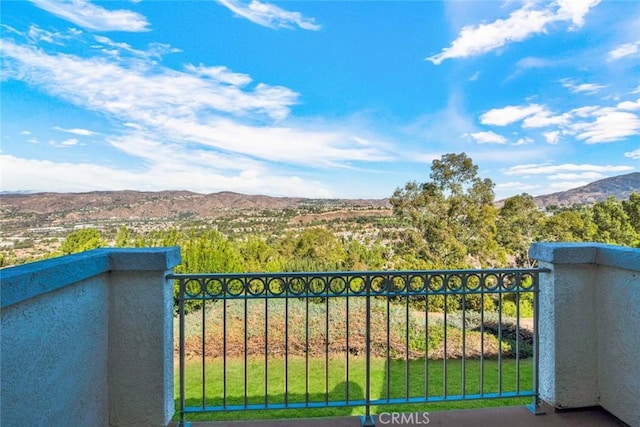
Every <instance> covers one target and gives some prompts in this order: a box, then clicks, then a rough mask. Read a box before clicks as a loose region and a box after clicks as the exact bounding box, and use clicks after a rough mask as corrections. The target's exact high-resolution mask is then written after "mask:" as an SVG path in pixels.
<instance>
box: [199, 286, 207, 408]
mask: <svg viewBox="0 0 640 427" xmlns="http://www.w3.org/2000/svg"><path fill="white" fill-rule="evenodd" d="M206 285H207V283H206V281H205V280H204V279H201V280H200V292H201V294H200V298H201V301H202V409H203V410H204V409H205V408H206V406H207V402H206V399H207V377H206V373H205V368H206V366H205V363H204V362H205V354H206V340H205V337H206V334H205V332H206V330H205V325H206V323H207V322H206V310H205V308H206V307H205V303H206V300H205V295H206Z"/></svg>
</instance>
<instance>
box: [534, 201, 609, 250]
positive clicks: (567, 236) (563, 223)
mask: <svg viewBox="0 0 640 427" xmlns="http://www.w3.org/2000/svg"><path fill="white" fill-rule="evenodd" d="M595 233H596V225H595V224H594V223H593V215H592V214H591V210H587V209H583V210H582V211H578V210H565V211H559V212H557V213H556V214H554V215H553V216H549V217H546V218H544V219H543V220H542V225H541V230H540V235H541V240H543V241H547V242H586V241H590V240H592V239H593V236H594V234H595Z"/></svg>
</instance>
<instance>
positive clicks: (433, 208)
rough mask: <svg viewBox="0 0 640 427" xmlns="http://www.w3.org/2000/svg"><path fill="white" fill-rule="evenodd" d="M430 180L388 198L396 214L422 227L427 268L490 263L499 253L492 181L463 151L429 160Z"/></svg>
mask: <svg viewBox="0 0 640 427" xmlns="http://www.w3.org/2000/svg"><path fill="white" fill-rule="evenodd" d="M430 178H431V180H430V181H428V182H424V183H417V182H408V183H407V184H405V186H404V188H398V189H396V191H395V192H394V193H393V196H392V197H391V199H390V202H391V205H392V206H393V212H394V214H395V215H396V216H397V217H399V218H401V219H403V220H406V221H407V223H408V225H409V226H411V227H412V228H413V229H414V230H416V231H418V232H419V233H420V234H421V236H422V238H423V239H424V242H425V246H424V247H422V248H420V250H421V252H422V253H423V254H424V255H423V256H424V257H425V258H427V259H426V260H425V261H427V262H428V264H429V267H433V268H438V267H463V266H467V265H468V264H469V263H470V262H471V263H473V264H480V265H481V266H485V265H488V264H492V263H493V262H494V261H495V259H496V254H497V253H498V245H497V242H496V227H495V219H496V208H495V207H494V205H493V201H494V193H493V182H491V180H490V179H482V178H480V177H479V176H478V166H476V165H475V164H474V163H473V161H472V160H471V159H470V158H469V157H468V156H467V155H466V154H465V153H461V154H445V155H443V156H442V157H441V158H440V159H439V160H434V161H433V163H432V164H431V174H430Z"/></svg>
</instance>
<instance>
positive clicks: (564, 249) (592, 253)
mask: <svg viewBox="0 0 640 427" xmlns="http://www.w3.org/2000/svg"><path fill="white" fill-rule="evenodd" d="M529 257H531V258H532V259H535V260H538V261H543V262H548V263H551V264H597V265H602V266H606V267H615V268H623V269H626V270H633V271H640V248H630V247H626V246H615V245H607V244H604V243H533V244H532V245H531V248H530V249H529Z"/></svg>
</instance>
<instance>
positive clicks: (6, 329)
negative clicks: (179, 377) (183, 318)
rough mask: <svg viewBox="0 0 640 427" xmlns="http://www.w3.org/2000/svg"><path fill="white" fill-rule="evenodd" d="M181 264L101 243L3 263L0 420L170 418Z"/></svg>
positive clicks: (159, 254)
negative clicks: (175, 282)
mask: <svg viewBox="0 0 640 427" xmlns="http://www.w3.org/2000/svg"><path fill="white" fill-rule="evenodd" d="M179 261H180V251H179V248H150V249H99V250H94V251H89V252H85V253H82V254H76V255H70V256H66V257H61V258H54V259H50V260H46V261H41V262H36V263H32V264H25V265H22V266H17V267H10V268H7V269H2V270H0V276H1V286H2V289H1V292H0V303H1V307H2V313H1V320H2V324H1V329H0V332H1V335H0V365H1V372H0V376H1V378H0V393H1V394H0V405H1V407H0V425H2V426H5V425H6V426H12V427H13V426H22V425H24V426H37V425H43V426H48V425H73V426H106V425H110V426H133V425H140V426H164V425H167V424H168V423H169V421H170V419H171V417H172V415H173V413H174V399H173V328H172V321H173V316H172V309H173V307H172V303H173V292H172V283H171V282H170V281H168V280H167V279H166V276H167V274H168V273H170V272H171V269H172V268H173V267H174V266H175V265H177V264H178V263H179Z"/></svg>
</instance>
